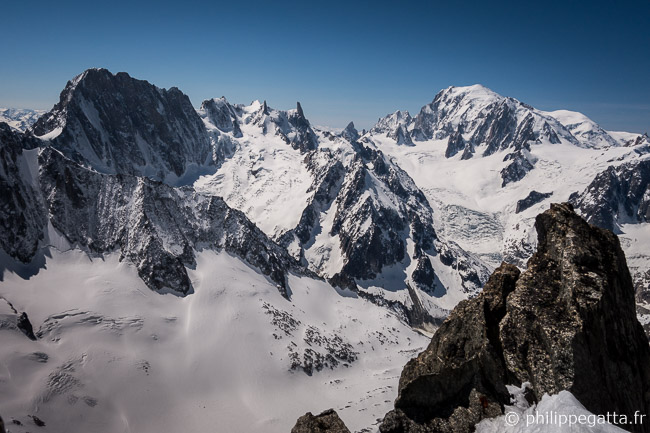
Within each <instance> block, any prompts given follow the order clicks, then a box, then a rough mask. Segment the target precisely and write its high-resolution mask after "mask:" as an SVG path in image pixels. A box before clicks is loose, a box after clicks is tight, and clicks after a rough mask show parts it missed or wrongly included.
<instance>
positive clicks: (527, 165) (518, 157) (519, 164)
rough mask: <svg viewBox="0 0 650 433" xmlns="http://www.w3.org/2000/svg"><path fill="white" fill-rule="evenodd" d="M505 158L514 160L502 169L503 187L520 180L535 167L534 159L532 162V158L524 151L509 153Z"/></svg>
mask: <svg viewBox="0 0 650 433" xmlns="http://www.w3.org/2000/svg"><path fill="white" fill-rule="evenodd" d="M503 160H504V161H512V162H511V163H510V164H508V165H507V166H506V167H505V168H504V169H503V170H501V179H503V182H501V187H504V186H506V185H508V184H509V183H514V182H518V181H520V180H521V179H523V178H524V176H526V174H528V172H529V171H530V170H532V169H533V168H534V166H533V163H534V161H532V162H531V158H530V157H529V156H528V155H527V154H525V153H524V152H522V151H516V152H513V153H509V154H507V155H506V156H505V158H504V159H503Z"/></svg>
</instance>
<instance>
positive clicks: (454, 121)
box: [411, 85, 611, 159]
mask: <svg viewBox="0 0 650 433" xmlns="http://www.w3.org/2000/svg"><path fill="white" fill-rule="evenodd" d="M411 136H412V137H413V138H414V139H416V140H419V141H426V140H431V139H436V140H441V139H447V140H448V145H447V151H446V152H445V155H446V156H447V157H452V156H454V155H455V154H456V153H458V152H459V151H461V150H463V151H464V152H463V156H462V158H463V159H468V158H469V157H470V156H471V154H473V153H474V152H475V149H476V148H478V147H482V148H483V155H484V156H487V155H491V154H492V153H494V152H497V151H500V150H504V149H513V150H520V149H524V148H527V147H528V146H529V143H541V142H543V141H548V142H550V143H559V142H560V140H561V139H563V140H565V141H567V142H570V143H572V144H575V145H580V143H579V142H578V140H576V138H575V137H573V136H572V135H571V133H570V132H569V131H568V130H567V129H566V128H565V127H564V126H563V125H562V124H561V123H560V122H558V121H557V120H556V119H555V118H553V117H552V116H550V115H547V114H546V113H543V112H540V111H538V110H535V109H534V108H533V107H531V106H529V105H527V104H524V103H522V102H520V101H518V100H516V99H514V98H509V97H503V96H501V95H499V94H497V93H495V92H493V91H491V90H490V89H487V88H486V87H483V86H481V85H474V86H467V87H449V88H447V89H445V90H442V91H441V92H439V93H438V94H437V95H436V97H435V98H434V100H433V101H432V102H431V103H430V104H428V105H425V106H424V107H422V109H421V110H420V113H418V115H417V116H416V117H415V118H414V121H413V128H412V130H411ZM610 138H611V137H610Z"/></svg>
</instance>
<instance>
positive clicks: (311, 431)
mask: <svg viewBox="0 0 650 433" xmlns="http://www.w3.org/2000/svg"><path fill="white" fill-rule="evenodd" d="M291 433H350V430H348V428H347V427H346V426H345V424H343V421H341V418H339V415H338V414H337V413H336V411H335V410H334V409H329V410H326V411H324V412H322V413H321V414H319V415H313V414H312V413H311V412H307V413H306V414H305V415H303V416H301V417H300V418H298V422H296V425H295V426H294V427H293V428H292V429H291Z"/></svg>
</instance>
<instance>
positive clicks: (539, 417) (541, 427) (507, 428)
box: [476, 385, 633, 433]
mask: <svg viewBox="0 0 650 433" xmlns="http://www.w3.org/2000/svg"><path fill="white" fill-rule="evenodd" d="M524 386H525V385H524ZM508 391H510V393H511V395H513V396H514V397H515V399H514V402H513V404H512V405H511V406H506V407H505V414H504V415H502V416H500V417H497V418H494V419H486V420H483V421H481V422H480V423H478V424H477V425H476V433H623V432H625V431H626V430H623V429H622V428H619V427H617V426H614V425H612V424H609V423H607V422H606V421H607V419H606V418H605V417H597V416H596V415H594V414H592V413H591V412H589V411H588V410H587V409H585V407H584V406H583V405H582V404H581V403H580V402H579V401H578V400H577V399H576V398H575V397H574V396H573V394H571V393H570V392H569V391H560V393H558V394H556V395H548V394H545V395H544V396H543V397H542V399H541V401H540V402H539V403H538V404H533V405H529V404H528V402H527V401H526V399H525V397H524V387H523V386H522V387H521V388H519V387H516V386H508ZM612 419H613V418H612ZM629 422H633V421H632V420H629Z"/></svg>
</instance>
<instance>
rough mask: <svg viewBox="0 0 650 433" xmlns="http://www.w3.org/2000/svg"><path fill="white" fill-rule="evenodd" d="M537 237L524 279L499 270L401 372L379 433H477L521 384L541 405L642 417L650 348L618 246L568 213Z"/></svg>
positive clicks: (549, 217) (560, 211)
mask: <svg viewBox="0 0 650 433" xmlns="http://www.w3.org/2000/svg"><path fill="white" fill-rule="evenodd" d="M535 227H536V229H537V233H538V240H539V247H538V251H537V253H535V254H534V255H533V257H532V258H531V259H530V261H529V262H528V270H527V271H526V272H524V273H523V274H521V275H519V271H518V270H517V269H516V268H515V267H513V266H511V265H507V264H503V265H501V267H500V268H498V269H497V270H496V271H495V272H494V274H493V275H492V276H491V277H490V280H489V281H488V283H487V284H486V286H485V288H484V291H483V292H482V293H481V295H480V296H478V297H477V298H475V299H472V300H469V301H463V302H461V303H460V304H459V305H458V306H457V307H456V309H455V310H454V311H453V313H452V314H451V315H450V316H449V318H448V319H447V321H445V323H444V324H443V325H442V326H441V327H440V329H439V330H438V331H437V332H436V334H435V335H434V337H433V339H432V341H431V344H430V345H429V347H428V348H427V349H426V350H425V351H424V352H423V353H421V354H420V355H419V356H418V357H417V358H415V359H413V360H411V361H410V362H409V363H408V364H407V365H406V367H405V368H404V370H403V372H402V376H401V378H400V384H399V395H398V397H397V400H396V401H395V410H393V411H391V412H390V413H389V414H388V415H387V416H386V417H385V419H384V421H383V423H382V425H381V426H380V431H381V432H382V433H398V432H469V431H473V430H474V425H475V424H476V423H477V422H478V421H480V420H481V419H483V418H490V417H494V416H497V415H499V414H501V413H502V411H503V405H504V404H508V403H509V396H508V393H507V391H506V388H505V385H506V384H517V385H521V383H523V382H530V383H531V385H532V393H533V398H534V399H537V400H539V399H541V397H542V396H543V395H544V394H545V393H548V394H557V393H558V392H560V391H561V390H568V391H570V392H571V393H572V394H573V395H574V396H575V397H576V398H577V399H578V400H579V401H580V402H581V403H582V404H583V405H584V406H585V407H586V408H587V409H588V410H589V411H591V412H593V413H596V414H606V413H607V412H609V413H613V412H616V413H617V414H625V415H627V417H628V419H633V418H634V414H635V412H636V411H640V413H642V414H647V413H650V348H649V346H648V343H647V340H646V338H645V336H644V333H643V328H642V327H641V325H640V324H639V322H638V320H637V319H636V315H635V303H634V289H633V286H632V280H631V278H630V273H629V271H628V269H627V265H626V263H625V256H624V254H623V252H622V250H621V247H620V245H619V242H618V238H617V237H616V236H615V235H614V234H613V233H611V232H610V231H607V230H603V229H600V228H597V227H595V226H590V225H589V224H587V223H586V222H585V221H584V220H582V219H581V218H580V217H579V216H577V215H576V214H575V213H574V211H573V209H572V207H571V206H570V205H568V204H561V205H552V206H551V209H550V210H549V211H547V212H545V213H543V214H541V215H539V216H538V217H537V221H536V224H535ZM625 427H626V428H629V427H630V426H629V425H628V426H625ZM632 431H639V432H645V431H650V426H643V425H635V426H632Z"/></svg>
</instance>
